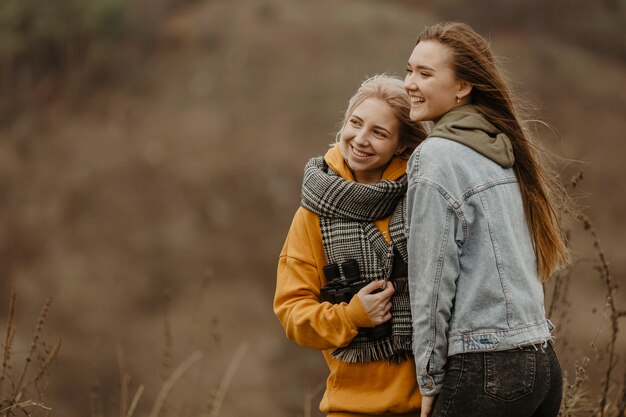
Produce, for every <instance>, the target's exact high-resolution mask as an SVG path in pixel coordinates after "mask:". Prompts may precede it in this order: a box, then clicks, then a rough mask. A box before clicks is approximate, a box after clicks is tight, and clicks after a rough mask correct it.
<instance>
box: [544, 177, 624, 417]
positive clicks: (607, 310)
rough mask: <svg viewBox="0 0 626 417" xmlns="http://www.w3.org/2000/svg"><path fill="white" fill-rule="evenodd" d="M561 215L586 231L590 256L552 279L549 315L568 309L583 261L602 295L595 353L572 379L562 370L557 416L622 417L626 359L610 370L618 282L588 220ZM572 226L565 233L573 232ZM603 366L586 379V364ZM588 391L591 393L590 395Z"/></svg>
mask: <svg viewBox="0 0 626 417" xmlns="http://www.w3.org/2000/svg"><path fill="white" fill-rule="evenodd" d="M582 179H583V174H582V172H579V173H578V174H576V175H575V176H574V177H573V178H572V179H571V180H570V184H569V185H570V186H571V189H572V190H574V189H576V188H577V187H578V186H579V183H580V181H581V180H582ZM564 216H569V218H571V219H573V220H574V221H575V222H576V226H578V227H580V231H581V232H582V233H584V234H586V235H587V236H588V237H589V238H590V241H591V245H592V247H593V253H594V258H593V259H590V260H586V259H578V260H576V261H575V262H574V263H573V265H572V266H571V267H570V268H568V269H566V270H565V271H561V272H560V273H558V274H557V275H556V276H555V277H554V280H553V281H552V284H551V286H552V288H551V290H552V296H551V298H550V302H549V304H548V313H549V316H552V315H553V314H555V315H556V314H558V315H559V316H560V317H561V318H565V317H566V316H567V315H568V313H569V312H570V310H571V307H572V300H571V294H570V293H569V288H570V284H571V283H572V281H573V280H574V279H576V278H577V277H575V276H574V269H575V268H576V266H577V265H578V264H580V263H581V262H583V261H589V262H592V264H593V270H594V271H595V272H596V273H597V274H598V278H599V281H600V283H601V284H602V286H603V288H604V291H605V295H604V299H605V305H604V311H603V314H602V318H601V323H598V328H597V330H596V333H595V336H594V338H593V341H592V343H591V345H590V346H589V348H590V349H591V351H593V352H594V353H595V355H594V359H591V358H590V356H591V355H590V356H585V357H583V358H582V359H581V360H579V361H578V362H577V363H576V365H575V375H574V377H573V379H572V378H571V376H569V375H568V374H567V373H566V372H565V373H564V392H563V402H562V404H561V411H560V414H559V415H560V416H562V417H574V416H580V417H582V416H593V417H622V416H624V404H625V400H624V398H626V366H624V365H626V361H624V360H623V359H624V358H622V364H621V365H622V366H623V368H622V372H623V373H624V375H623V377H622V378H619V379H616V378H615V375H614V373H615V372H616V371H617V370H619V369H620V358H619V355H618V354H617V351H616V348H617V341H618V337H619V334H620V327H619V324H620V319H621V318H623V317H625V316H626V314H625V311H624V310H620V309H619V308H618V306H617V305H616V301H615V300H616V299H617V297H616V295H617V290H618V285H617V284H616V283H615V280H614V277H613V275H612V274H611V270H610V267H609V262H608V260H607V256H606V254H605V252H604V250H603V248H602V244H601V242H600V239H599V236H598V233H597V231H596V229H595V227H594V225H593V223H592V222H591V221H590V219H589V218H588V217H587V216H586V215H585V214H583V213H582V212H580V211H576V210H571V209H570V210H569V212H568V213H565V214H564ZM574 229H575V228H574V227H572V228H571V229H570V230H569V231H568V232H567V234H568V236H571V235H572V234H573V233H575V230H574ZM605 322H608V324H609V326H608V328H609V332H608V333H609V334H608V341H607V342H606V344H605V345H604V346H599V345H598V343H599V342H598V339H599V335H600V332H601V331H602V330H603V328H604V323H605ZM590 366H593V367H594V368H597V367H602V366H604V367H605V370H604V372H603V377H602V380H601V381H595V380H590V378H589V376H588V373H589V367H590ZM592 392H593V393H594V394H592Z"/></svg>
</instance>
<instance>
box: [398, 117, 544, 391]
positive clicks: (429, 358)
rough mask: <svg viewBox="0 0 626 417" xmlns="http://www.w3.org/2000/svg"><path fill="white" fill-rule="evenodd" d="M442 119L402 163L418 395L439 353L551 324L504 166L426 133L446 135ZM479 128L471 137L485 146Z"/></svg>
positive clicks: (524, 341) (438, 363) (533, 338)
mask: <svg viewBox="0 0 626 417" xmlns="http://www.w3.org/2000/svg"><path fill="white" fill-rule="evenodd" d="M464 107H467V106H464ZM465 110H466V111H467V110H468V109H465ZM474 113H475V112H474V110H473V109H471V108H470V109H469V114H470V116H471V118H475V116H476V115H475V114H474ZM457 116H458V114H457ZM479 117H480V118H481V123H484V122H486V120H485V119H484V118H482V117H481V116H479ZM448 119H449V118H448ZM457 119H458V117H457ZM448 121H449V120H448ZM441 122H445V120H443V119H442V120H441V121H440V122H439V123H438V124H437V125H435V129H434V131H433V133H431V137H429V138H428V139H427V140H425V141H424V142H423V143H422V144H421V145H420V146H419V147H418V148H417V149H416V151H415V152H414V153H413V155H412V156H411V159H410V161H409V166H408V170H409V171H408V175H409V189H408V194H407V203H408V204H407V228H408V232H409V239H408V251H409V291H410V295H411V311H412V315H413V346H414V353H415V359H416V369H417V376H418V383H419V386H420V390H421V392H422V394H423V395H435V394H437V393H438V392H439V390H440V389H441V385H442V383H443V378H444V375H445V365H446V359H447V357H448V356H451V355H456V354H459V353H464V352H480V351H501V350H507V349H513V348H516V347H519V346H524V345H528V344H534V343H541V342H545V341H546V340H548V339H549V338H550V333H551V330H552V328H553V326H552V324H551V323H550V322H549V321H548V320H547V319H546V316H545V309H544V304H543V287H542V285H541V282H540V280H539V277H538V272H537V263H536V258H535V253H534V249H533V243H532V239H531V236H530V233H529V229H528V226H527V223H526V218H525V214H524V208H523V204H522V198H521V194H520V189H519V184H518V181H517V178H516V176H515V172H514V170H513V168H511V165H512V162H511V163H510V164H509V163H502V162H500V164H499V163H496V162H494V160H496V158H492V157H491V156H492V155H491V154H490V151H486V152H485V151H481V150H480V149H477V148H476V146H473V147H474V149H472V148H470V147H468V146H467V145H468V144H467V143H466V142H464V143H465V144H462V143H460V142H462V141H459V140H457V138H456V137H454V135H447V136H449V137H448V138H442V137H433V136H432V135H439V134H445V133H442V132H445V130H441V129H438V126H439V125H440V123H441ZM466 122H467V120H466ZM474 122H475V121H471V120H470V121H469V122H468V123H469V124H470V125H471V127H476V126H475V125H476V123H474ZM463 123H465V122H462V123H461V124H463ZM487 123H488V122H487ZM462 127H463V126H462ZM491 127H493V126H491ZM465 128H467V126H465V127H464V128H463V129H465ZM482 130H483V129H481V128H479V129H478V130H477V131H474V132H473V133H474V134H475V135H476V134H477V136H475V137H473V138H471V140H473V141H475V143H480V141H483V143H488V144H490V146H491V145H493V144H494V143H495V142H494V137H495V136H494V135H489V134H485V133H484V132H482ZM460 132H461V133H462V134H463V135H464V137H465V138H466V139H467V135H466V134H465V133H466V130H461V131H460ZM496 134H497V132H496ZM502 135H503V134H500V139H502V137H501V136H502ZM481 136H484V137H481ZM504 139H506V140H505V141H504V143H505V144H506V146H509V147H510V142H509V141H508V138H506V136H504ZM503 146H504V145H503ZM487 148H489V147H487ZM496 148H497V146H496ZM484 149H486V148H485V147H483V150H484ZM500 150H502V149H500ZM479 152H481V153H479ZM511 155H512V152H511ZM502 165H504V166H502ZM507 166H508V167H507Z"/></svg>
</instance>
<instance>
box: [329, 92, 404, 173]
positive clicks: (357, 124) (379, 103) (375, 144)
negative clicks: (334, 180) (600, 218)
mask: <svg viewBox="0 0 626 417" xmlns="http://www.w3.org/2000/svg"><path fill="white" fill-rule="evenodd" d="M399 126H400V123H399V122H398V118H397V117H396V115H395V114H394V112H393V110H392V109H391V107H389V105H388V104H387V103H385V102H384V101H383V100H380V99H377V98H367V99H365V100H364V101H363V102H362V103H361V104H359V105H358V106H357V107H356V108H355V109H354V111H353V112H352V114H351V115H350V117H349V118H348V120H347V121H346V124H345V125H344V127H343V128H342V130H341V135H340V136H339V147H340V149H341V154H342V155H343V157H344V159H345V160H346V164H347V165H348V167H349V168H350V170H351V171H352V173H353V174H354V179H355V180H356V182H361V183H368V184H371V183H375V182H378V181H380V180H381V178H382V176H383V172H384V171H385V168H386V167H387V164H388V163H389V161H391V158H393V156H394V153H395V152H401V151H402V150H403V149H404V147H400V146H399V141H400V135H399Z"/></svg>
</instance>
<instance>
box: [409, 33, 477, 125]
mask: <svg viewBox="0 0 626 417" xmlns="http://www.w3.org/2000/svg"><path fill="white" fill-rule="evenodd" d="M452 64H453V53H452V49H451V48H450V47H448V46H446V45H444V44H442V43H439V42H437V41H421V42H419V43H418V44H417V45H416V46H415V48H414V49H413V53H412V54H411V56H410V57H409V62H408V65H407V74H406V78H405V80H404V88H405V90H406V92H407V93H408V94H409V97H410V98H411V120H413V121H434V122H435V123H436V122H437V121H438V120H439V119H440V118H441V116H443V115H444V114H446V113H447V112H448V111H449V110H451V109H452V108H453V107H456V106H460V105H462V104H466V103H469V92H470V90H471V86H470V85H469V84H468V83H466V82H464V81H461V80H458V79H457V78H456V74H455V73H454V69H453V67H452Z"/></svg>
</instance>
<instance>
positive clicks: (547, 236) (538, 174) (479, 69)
mask: <svg viewBox="0 0 626 417" xmlns="http://www.w3.org/2000/svg"><path fill="white" fill-rule="evenodd" d="M423 41H434V42H439V43H440V44H442V45H445V46H447V47H448V48H450V50H451V51H452V53H453V62H452V68H453V70H454V72H455V75H456V77H457V79H459V80H463V81H466V82H468V83H470V84H471V85H472V90H471V92H470V100H471V104H472V105H473V106H474V107H476V108H477V109H478V110H479V111H480V112H481V113H482V114H483V115H484V116H485V117H486V118H487V120H489V122H491V124H493V125H494V126H496V127H497V128H498V129H500V131H502V132H504V133H505V134H506V135H507V136H508V137H509V139H510V140H511V145H512V147H513V154H514V156H515V165H514V166H513V167H514V169H515V173H516V174H517V178H518V181H519V187H520V191H521V194H522V201H523V204H524V212H525V214H526V223H527V224H528V229H529V231H530V234H531V237H532V240H533V243H534V249H535V256H536V258H537V272H538V273H539V276H540V278H541V280H542V281H545V280H547V279H548V278H549V277H550V275H551V274H552V272H554V271H555V270H556V269H558V268H559V267H560V266H562V265H564V264H567V263H568V262H569V260H570V257H569V250H568V248H567V244H566V238H565V234H564V233H563V230H562V228H561V225H560V224H559V221H558V216H557V215H556V210H555V203H554V201H553V200H554V198H555V197H559V196H561V195H563V196H564V195H565V194H564V191H563V188H562V186H560V185H559V183H558V182H557V180H556V178H555V177H554V176H553V175H552V174H551V173H550V171H549V170H548V169H547V167H545V166H544V165H543V164H542V162H541V161H540V160H539V158H538V156H537V151H536V147H535V145H533V142H532V139H533V138H532V137H531V134H530V132H529V131H527V130H526V129H524V128H523V127H522V124H521V123H520V119H519V110H518V109H517V108H516V105H515V102H516V98H515V96H514V95H513V93H512V91H511V90H510V88H509V87H508V85H507V83H506V82H505V79H504V77H503V74H502V71H501V69H500V68H499V66H498V63H497V62H496V59H495V57H494V55H493V53H492V51H491V49H490V47H489V43H488V42H487V41H486V40H485V39H484V38H483V37H482V36H480V35H479V34H478V33H476V32H475V31H474V30H473V29H472V28H471V27H470V26H469V25H466V24H464V23H454V22H441V23H438V24H436V25H433V26H429V27H427V28H426V29H424V31H423V32H422V33H421V34H420V35H419V38H418V40H417V43H420V42H423Z"/></svg>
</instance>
